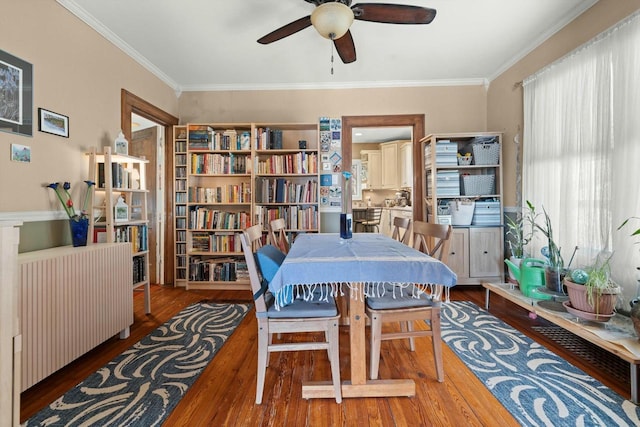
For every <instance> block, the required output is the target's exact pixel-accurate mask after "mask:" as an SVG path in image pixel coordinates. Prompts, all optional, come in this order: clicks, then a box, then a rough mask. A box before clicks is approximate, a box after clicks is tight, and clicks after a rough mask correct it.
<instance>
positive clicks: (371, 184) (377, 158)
mask: <svg viewBox="0 0 640 427" xmlns="http://www.w3.org/2000/svg"><path fill="white" fill-rule="evenodd" d="M360 160H361V162H362V164H361V165H362V189H363V190H364V189H366V190H376V189H379V188H382V174H381V155H380V150H360Z"/></svg>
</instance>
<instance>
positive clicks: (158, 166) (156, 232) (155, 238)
mask: <svg viewBox="0 0 640 427" xmlns="http://www.w3.org/2000/svg"><path fill="white" fill-rule="evenodd" d="M131 120H132V122H131V140H130V141H129V152H130V153H131V155H132V156H135V157H144V158H145V159H147V160H148V161H149V163H148V164H147V167H146V168H145V170H146V176H145V182H146V183H147V189H148V190H149V191H148V193H147V212H148V218H147V220H148V226H147V231H148V232H147V235H148V240H149V241H148V251H149V281H150V283H154V284H159V285H163V284H164V271H163V269H162V267H163V265H162V264H163V262H162V261H163V257H162V254H163V253H164V239H163V235H164V233H163V232H162V230H164V228H165V227H164V215H161V213H162V212H164V209H163V206H164V184H163V183H164V181H165V177H164V171H165V168H164V163H165V162H164V144H165V141H164V139H163V135H164V128H163V126H160V125H159V124H157V123H156V122H154V121H152V120H148V119H146V118H144V117H142V116H138V115H137V114H135V113H133V114H132V115H131Z"/></svg>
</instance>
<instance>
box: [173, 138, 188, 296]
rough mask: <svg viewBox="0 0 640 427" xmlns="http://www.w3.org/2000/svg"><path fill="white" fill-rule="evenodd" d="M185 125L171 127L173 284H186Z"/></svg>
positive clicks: (186, 195)
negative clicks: (172, 158) (172, 157)
mask: <svg viewBox="0 0 640 427" xmlns="http://www.w3.org/2000/svg"><path fill="white" fill-rule="evenodd" d="M187 135H188V134H187V127H186V126H174V127H173V156H174V161H173V232H174V235H173V241H174V245H175V246H174V253H173V257H174V260H173V262H174V270H175V271H174V284H175V286H186V284H187V269H188V265H189V264H188V262H187V197H188V193H187V188H188V187H187V165H188V163H187Z"/></svg>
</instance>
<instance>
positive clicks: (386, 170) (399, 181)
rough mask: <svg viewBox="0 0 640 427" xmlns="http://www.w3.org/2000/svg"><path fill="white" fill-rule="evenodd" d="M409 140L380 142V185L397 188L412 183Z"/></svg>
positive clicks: (385, 187)
mask: <svg viewBox="0 0 640 427" xmlns="http://www.w3.org/2000/svg"><path fill="white" fill-rule="evenodd" d="M411 147H412V143H411V141H392V142H384V143H382V144H380V154H381V156H382V160H381V172H382V187H381V188H383V189H387V190H398V189H400V188H407V187H411V186H412V183H413V167H412V158H413V156H412V152H411V150H412V148H411Z"/></svg>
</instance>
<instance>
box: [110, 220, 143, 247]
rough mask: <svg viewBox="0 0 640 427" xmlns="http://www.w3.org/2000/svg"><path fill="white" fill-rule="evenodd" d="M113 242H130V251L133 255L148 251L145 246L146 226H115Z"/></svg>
mask: <svg viewBox="0 0 640 427" xmlns="http://www.w3.org/2000/svg"><path fill="white" fill-rule="evenodd" d="M114 233H115V236H114V241H116V242H130V243H131V251H132V252H133V253H134V254H135V253H138V252H142V251H146V250H148V249H149V248H148V246H147V241H148V240H147V234H148V233H147V226H146V225H127V226H122V227H120V226H116V227H115V230H114Z"/></svg>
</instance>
